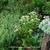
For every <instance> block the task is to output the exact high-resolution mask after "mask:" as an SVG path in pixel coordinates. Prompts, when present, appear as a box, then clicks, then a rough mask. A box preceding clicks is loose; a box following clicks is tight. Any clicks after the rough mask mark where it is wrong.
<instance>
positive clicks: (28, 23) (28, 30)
mask: <svg viewBox="0 0 50 50" xmlns="http://www.w3.org/2000/svg"><path fill="white" fill-rule="evenodd" d="M35 20H36V21H35ZM39 23H40V19H39V18H38V14H37V13H36V12H31V13H29V14H28V15H25V16H22V17H21V19H19V24H18V25H16V26H15V29H16V30H14V32H16V33H18V34H19V37H20V38H22V39H23V38H24V39H23V40H22V41H23V45H24V46H25V45H28V46H29V43H30V45H32V46H33V45H34V43H36V42H35V38H34V37H33V36H32V32H34V31H35V30H36V29H37V28H38V25H39ZM28 39H29V41H28ZM25 41H28V42H29V43H27V42H25ZM24 43H27V44H24ZM31 43H32V44H31Z"/></svg>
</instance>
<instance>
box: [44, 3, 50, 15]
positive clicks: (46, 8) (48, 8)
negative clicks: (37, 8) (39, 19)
mask: <svg viewBox="0 0 50 50" xmlns="http://www.w3.org/2000/svg"><path fill="white" fill-rule="evenodd" d="M43 14H46V15H47V14H48V15H50V2H47V3H46V4H45V6H43Z"/></svg>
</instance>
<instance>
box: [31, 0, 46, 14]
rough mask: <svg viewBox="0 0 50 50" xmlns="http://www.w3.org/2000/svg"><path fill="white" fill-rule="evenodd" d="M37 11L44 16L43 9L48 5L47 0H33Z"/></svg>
mask: <svg viewBox="0 0 50 50" xmlns="http://www.w3.org/2000/svg"><path fill="white" fill-rule="evenodd" d="M32 1H33V5H34V8H35V10H36V11H38V12H39V13H41V14H42V8H43V6H44V5H45V4H46V0H42V1H41V0H32Z"/></svg>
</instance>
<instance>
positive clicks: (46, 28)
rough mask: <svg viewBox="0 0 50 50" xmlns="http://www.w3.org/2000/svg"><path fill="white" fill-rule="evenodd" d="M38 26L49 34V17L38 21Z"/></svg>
mask: <svg viewBox="0 0 50 50" xmlns="http://www.w3.org/2000/svg"><path fill="white" fill-rule="evenodd" d="M39 28H40V29H42V30H43V31H44V32H45V33H47V34H50V18H48V19H44V20H43V21H42V22H41V23H40V25H39Z"/></svg>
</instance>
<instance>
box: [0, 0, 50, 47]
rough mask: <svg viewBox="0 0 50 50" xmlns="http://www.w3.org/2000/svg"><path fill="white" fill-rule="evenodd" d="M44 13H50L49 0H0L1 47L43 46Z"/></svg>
mask: <svg viewBox="0 0 50 50" xmlns="http://www.w3.org/2000/svg"><path fill="white" fill-rule="evenodd" d="M44 15H50V1H49V0H0V47H9V46H17V47H20V46H22V47H28V46H41V42H42V37H43V31H42V30H40V29H39V28H38V26H39V24H40V22H41V21H42V20H43V16H44Z"/></svg>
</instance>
